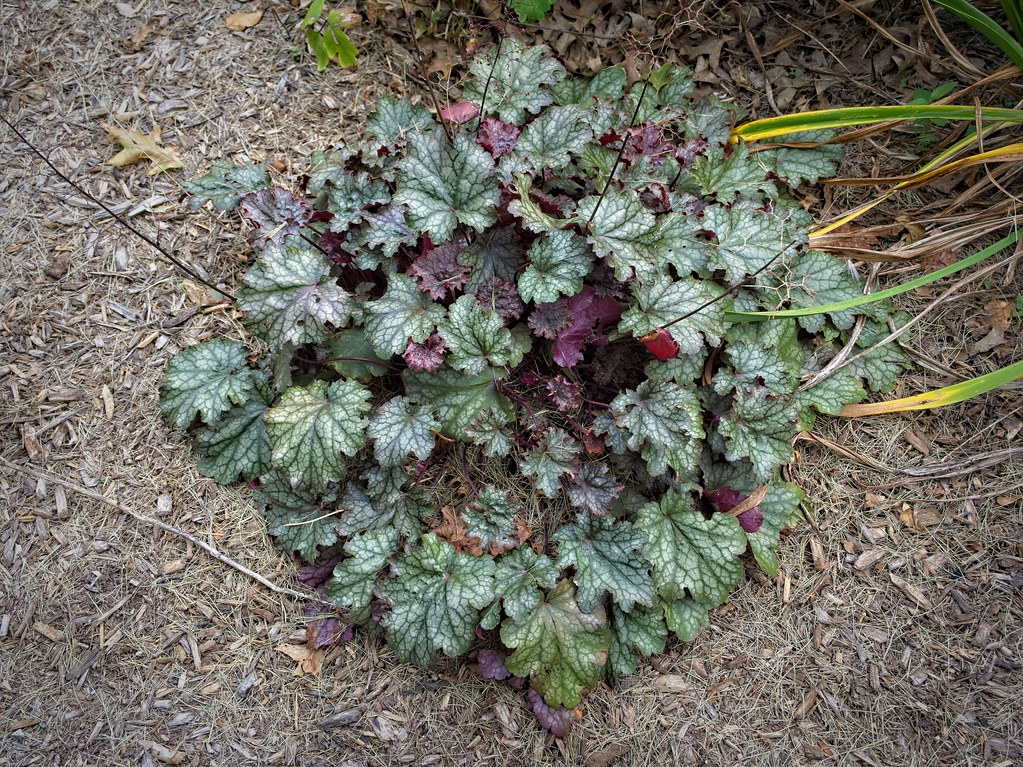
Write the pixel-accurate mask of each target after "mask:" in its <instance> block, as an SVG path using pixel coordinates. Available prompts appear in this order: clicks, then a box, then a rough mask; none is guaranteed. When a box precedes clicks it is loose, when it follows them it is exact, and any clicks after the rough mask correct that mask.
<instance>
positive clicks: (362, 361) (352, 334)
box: [325, 328, 388, 382]
mask: <svg viewBox="0 0 1023 767" xmlns="http://www.w3.org/2000/svg"><path fill="white" fill-rule="evenodd" d="M325 349H326V355H325V356H326V357H327V359H329V360H330V361H329V362H328V364H329V365H330V367H332V368H333V369H334V370H336V371H337V372H338V373H340V374H341V375H343V376H344V377H345V378H357V379H359V380H360V381H363V382H368V381H370V380H372V379H373V378H376V377H378V376H382V375H384V374H385V373H387V370H388V365H387V360H386V359H383V358H382V357H379V356H378V355H377V353H376V352H375V351H374V350H373V347H372V346H370V344H369V341H367V340H366V331H365V329H363V328H351V329H350V330H342V331H340V332H338V333H331V334H330V337H329V338H328V339H327V342H326V346H325Z"/></svg>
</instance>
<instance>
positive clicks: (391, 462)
mask: <svg viewBox="0 0 1023 767" xmlns="http://www.w3.org/2000/svg"><path fill="white" fill-rule="evenodd" d="M439 428H440V422H438V421H436V420H435V419H434V417H433V415H432V414H431V413H430V409H429V408H428V407H412V406H411V404H410V403H409V400H408V398H407V397H395V398H394V399H392V400H389V401H388V402H385V403H384V404H383V405H381V406H380V407H379V408H377V411H376V413H374V414H373V417H372V418H371V419H370V421H369V426H368V427H367V429H366V434H367V435H368V436H369V438H370V439H372V440H373V455H374V456H375V457H376V459H377V460H378V461H379V462H380V463H381V464H382V465H384V466H398V465H400V464H402V463H404V462H405V461H406V460H407V459H408V456H409V453H412V455H414V456H416V458H419V459H420V460H426V458H427V457H429V455H430V453H432V452H433V444H434V437H433V435H432V434H431V433H430V432H431V430H436V429H439Z"/></svg>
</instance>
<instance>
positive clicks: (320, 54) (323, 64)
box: [305, 27, 330, 72]
mask: <svg viewBox="0 0 1023 767" xmlns="http://www.w3.org/2000/svg"><path fill="white" fill-rule="evenodd" d="M305 41H306V44H307V45H308V46H309V50H311V51H312V52H313V55H314V56H316V69H317V71H319V72H323V71H324V70H326V68H327V64H329V63H330V54H329V53H328V52H327V46H326V45H324V44H323V35H321V34H320V33H319V32H317V31H316V30H315V29H313V28H312V27H309V28H308V29H307V30H306V31H305Z"/></svg>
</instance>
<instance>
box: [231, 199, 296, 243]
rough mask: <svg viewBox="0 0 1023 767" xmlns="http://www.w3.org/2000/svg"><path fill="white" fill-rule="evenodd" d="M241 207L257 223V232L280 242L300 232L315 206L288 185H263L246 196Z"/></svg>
mask: <svg viewBox="0 0 1023 767" xmlns="http://www.w3.org/2000/svg"><path fill="white" fill-rule="evenodd" d="M239 210H240V211H241V214H242V216H243V217H244V218H245V220H246V221H248V222H249V223H250V224H252V225H253V226H254V227H256V229H257V232H256V236H257V237H261V238H263V239H264V240H270V241H271V242H273V243H274V244H275V245H280V244H281V242H282V241H283V240H284V238H285V237H288V236H290V235H295V234H298V233H299V230H300V229H301V228H302V227H303V226H305V225H306V224H307V223H309V219H310V217H311V216H312V208H311V207H310V206H309V203H307V202H306V201H305V200H302V199H299V198H298V197H295V195H293V194H292V193H291V192H289V191H288V190H287V189H285V188H284V187H280V186H275V187H273V188H272V189H260V190H259V191H257V192H250V193H249V194H247V195H245V196H244V197H242V201H241V204H240V205H239Z"/></svg>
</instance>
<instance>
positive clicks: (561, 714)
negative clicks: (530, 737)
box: [528, 689, 574, 738]
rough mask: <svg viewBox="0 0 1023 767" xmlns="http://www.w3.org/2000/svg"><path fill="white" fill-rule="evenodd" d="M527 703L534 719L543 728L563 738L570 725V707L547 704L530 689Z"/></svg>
mask: <svg viewBox="0 0 1023 767" xmlns="http://www.w3.org/2000/svg"><path fill="white" fill-rule="evenodd" d="M528 697H529V704H530V705H531V706H532V707H533V714H534V715H535V716H536V720H537V721H538V722H539V723H540V726H541V727H543V728H544V729H545V730H549V731H550V732H551V734H552V735H554V736H555V737H558V738H563V737H565V736H566V735H568V731H569V729H571V727H572V720H573V719H574V717H573V716H572V711H571V709H567V708H562V707H561V706H558V707H557V708H554V706H548V705H547V704H546V703H545V702H544V699H543V696H542V695H540V693H538V692H537V691H536V690H532V689H531V690H530V691H529V694H528Z"/></svg>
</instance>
